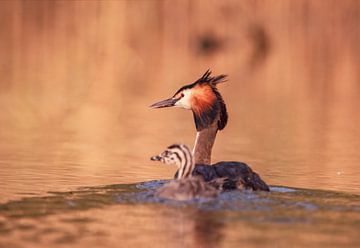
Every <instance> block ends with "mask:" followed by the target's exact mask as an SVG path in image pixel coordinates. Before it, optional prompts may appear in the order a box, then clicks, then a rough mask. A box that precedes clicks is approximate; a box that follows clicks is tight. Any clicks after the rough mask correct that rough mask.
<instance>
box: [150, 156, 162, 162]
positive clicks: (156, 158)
mask: <svg viewBox="0 0 360 248" xmlns="http://www.w3.org/2000/svg"><path fill="white" fill-rule="evenodd" d="M150 160H152V161H161V157H160V156H159V155H156V156H152V157H151V158H150Z"/></svg>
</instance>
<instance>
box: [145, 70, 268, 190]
mask: <svg viewBox="0 0 360 248" xmlns="http://www.w3.org/2000/svg"><path fill="white" fill-rule="evenodd" d="M226 78H227V76H226V75H224V74H222V75H219V76H214V77H212V76H211V71H210V70H207V71H206V72H205V74H204V75H203V76H202V77H201V78H199V79H198V80H196V81H195V82H193V83H191V84H188V85H185V86H183V87H181V88H180V89H179V90H177V91H176V93H175V94H174V95H173V96H172V97H171V98H169V99H166V100H163V101H160V102H157V103H154V104H153V105H151V106H150V107H152V108H165V107H172V106H177V107H181V108H184V109H190V110H192V112H193V116H194V122H195V127H196V130H197V133H196V139H195V144H194V149H193V152H192V154H193V157H194V160H195V168H194V169H193V175H198V176H201V177H202V178H203V179H204V180H205V181H207V182H209V183H210V182H211V181H213V180H216V179H222V178H226V179H228V182H227V183H226V185H229V186H227V187H226V188H228V189H233V188H240V187H241V186H242V187H243V188H246V189H248V188H249V189H253V190H263V191H269V186H268V185H267V184H266V183H265V182H264V181H263V180H262V179H261V177H260V176H259V175H258V174H257V173H256V172H254V171H253V170H252V169H251V168H250V167H249V166H248V165H247V164H245V163H242V162H235V161H231V162H227V161H225V162H218V163H216V164H213V165H211V153H212V148H213V145H214V143H215V139H216V135H217V132H218V131H219V130H222V129H224V128H225V126H226V124H227V121H228V114H227V110H226V105H225V103H224V100H223V98H222V96H221V95H220V93H219V91H218V89H217V85H218V84H219V83H222V82H225V81H226ZM164 161H165V160H164ZM210 165H211V166H210ZM178 172H180V171H178ZM178 176H179V175H176V178H178ZM224 185H225V184H224Z"/></svg>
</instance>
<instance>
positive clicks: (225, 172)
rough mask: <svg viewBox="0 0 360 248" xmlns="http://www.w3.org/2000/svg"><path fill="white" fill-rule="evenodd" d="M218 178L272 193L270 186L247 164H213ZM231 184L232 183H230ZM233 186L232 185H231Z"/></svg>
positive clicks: (231, 162)
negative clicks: (224, 178)
mask: <svg viewBox="0 0 360 248" xmlns="http://www.w3.org/2000/svg"><path fill="white" fill-rule="evenodd" d="M212 167H214V169H215V172H216V174H217V176H218V177H226V178H229V179H231V180H235V181H237V182H238V184H243V186H244V187H245V188H251V189H253V190H263V191H270V189H269V186H268V185H267V184H266V183H265V182H264V181H263V180H262V179H261V178H260V176H259V175H258V174H257V173H256V172H254V171H253V170H252V169H251V168H250V167H249V166H248V165H247V164H245V163H242V162H235V161H229V162H218V163H216V164H213V165H212ZM229 182H230V183H231V181H229ZM230 185H232V184H230Z"/></svg>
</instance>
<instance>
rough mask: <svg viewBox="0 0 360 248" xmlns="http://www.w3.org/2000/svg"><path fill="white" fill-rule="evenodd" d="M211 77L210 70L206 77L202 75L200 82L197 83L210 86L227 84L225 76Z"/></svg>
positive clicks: (205, 74)
mask: <svg viewBox="0 0 360 248" xmlns="http://www.w3.org/2000/svg"><path fill="white" fill-rule="evenodd" d="M210 75H211V70H210V69H208V70H207V71H206V72H205V73H204V75H202V77H201V78H199V79H198V80H196V82H195V83H200V84H201V83H209V84H212V85H214V86H215V85H217V84H219V83H223V82H226V81H227V75H225V74H221V75H219V76H215V77H210Z"/></svg>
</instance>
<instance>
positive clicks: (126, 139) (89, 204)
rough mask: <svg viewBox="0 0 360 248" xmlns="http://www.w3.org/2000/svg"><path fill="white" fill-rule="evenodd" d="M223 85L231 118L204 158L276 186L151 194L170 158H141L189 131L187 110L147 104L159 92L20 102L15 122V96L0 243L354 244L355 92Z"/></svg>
mask: <svg viewBox="0 0 360 248" xmlns="http://www.w3.org/2000/svg"><path fill="white" fill-rule="evenodd" d="M230 89H231V87H230V85H228V86H224V87H223V92H224V93H223V94H224V96H225V98H226V99H227V102H228V105H229V113H230V122H229V126H228V127H227V128H226V129H225V130H224V131H222V132H220V133H219V135H218V140H217V143H216V145H215V149H214V158H213V160H214V162H215V161H219V160H241V161H245V162H247V163H249V164H251V165H252V167H253V168H254V169H255V170H256V171H257V172H259V173H260V174H261V175H262V177H263V178H264V179H265V180H266V181H267V182H268V183H269V184H271V185H278V186H273V187H272V191H273V192H271V193H251V192H244V193H240V192H229V193H224V194H222V195H221V196H220V197H219V198H218V199H215V200H211V201H192V202H187V203H176V202H168V201H162V200H160V199H156V198H155V197H154V196H153V191H154V189H155V188H157V187H159V186H160V185H161V184H162V183H163V182H162V181H154V180H160V179H169V178H171V177H172V175H173V173H174V168H172V167H170V166H169V167H168V166H163V165H160V164H157V163H154V162H151V161H149V157H150V156H151V155H154V154H156V153H158V152H159V151H161V149H163V148H164V147H165V146H166V145H169V144H171V143H173V142H183V143H186V144H190V145H191V144H192V142H193V138H194V136H195V134H194V128H193V123H192V116H191V113H190V112H187V111H185V110H181V109H168V110H150V109H148V108H147V106H148V105H149V103H151V102H152V101H154V100H157V99H159V98H161V94H159V96H156V97H154V96H149V97H146V99H135V100H134V99H127V100H128V102H131V103H132V104H131V105H126V106H125V104H120V103H119V105H118V106H112V108H109V105H104V106H102V105H101V104H100V105H92V104H87V105H84V106H83V107H81V108H78V109H76V111H75V110H71V111H69V113H68V114H67V115H65V116H64V117H62V118H63V119H61V121H58V120H51V119H48V120H47V121H39V120H37V118H36V116H35V117H34V115H36V113H31V112H29V113H27V115H28V116H27V117H26V118H30V124H26V125H24V126H22V125H21V123H22V120H21V119H20V120H18V119H17V118H25V117H23V116H22V114H21V115H20V112H21V111H22V109H21V108H20V107H19V106H15V109H14V110H13V112H6V115H5V116H3V117H2V120H3V126H2V129H1V134H0V135H1V140H2V142H1V144H0V155H1V156H0V165H1V166H0V178H1V180H0V192H1V194H0V202H1V204H0V244H1V247H29V246H30V247H31V246H33V247H39V245H40V244H41V245H43V246H44V247H48V246H49V245H52V246H62V245H64V244H65V245H66V244H72V245H75V246H79V247H80V246H84V245H93V244H97V245H99V246H102V247H106V246H113V245H120V244H121V245H120V246H125V245H126V246H128V245H131V246H135V245H136V246H147V244H149V243H152V244H154V246H158V247H162V246H164V244H171V245H172V246H174V247H185V246H190V247H200V246H201V245H203V246H205V245H204V244H207V245H206V246H207V247H230V246H233V245H234V246H235V245H238V244H245V245H246V246H256V245H269V246H272V244H274V242H275V243H276V244H278V245H279V246H283V247H285V246H287V245H288V244H290V243H291V244H293V245H294V246H299V247H302V246H308V245H311V246H327V247H328V246H334V247H338V246H340V245H344V246H349V247H350V246H353V247H356V246H359V245H360V243H359V239H358V230H359V228H360V196H359V195H360V190H359V189H360V183H359V181H358V178H359V173H360V169H359V167H358V165H359V162H360V157H359V154H358V147H360V143H359V142H360V141H359V137H360V136H359V125H358V123H359V114H358V112H357V111H355V106H356V105H353V104H356V101H355V102H353V103H352V104H351V105H350V106H353V109H352V108H350V109H349V108H348V106H349V105H348V104H344V105H343V106H342V105H341V103H339V104H338V105H336V106H331V105H324V104H323V103H321V102H317V101H312V102H311V101H308V102H304V101H302V100H301V101H300V100H297V99H295V100H289V102H288V104H281V103H280V102H279V101H280V100H281V98H280V100H278V99H279V98H276V97H272V98H270V99H266V101H260V102H259V100H258V99H259V98H257V96H256V95H253V96H247V95H246V94H242V93H239V95H240V96H241V97H240V98H239V97H238V95H237V94H234V93H230V92H229V90H230ZM163 95H165V96H166V92H165V93H164V94H163ZM239 99H241V100H239ZM124 102H127V101H124ZM7 104H8V105H5V109H8V108H10V103H7ZM35 106H36V105H35ZM35 106H31V105H30V106H29V107H28V108H30V110H32V111H35V109H32V108H35ZM16 107H17V109H16ZM17 112H19V113H17ZM17 115H19V116H17ZM26 123H28V122H26ZM141 182H149V183H145V184H144V183H141Z"/></svg>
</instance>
